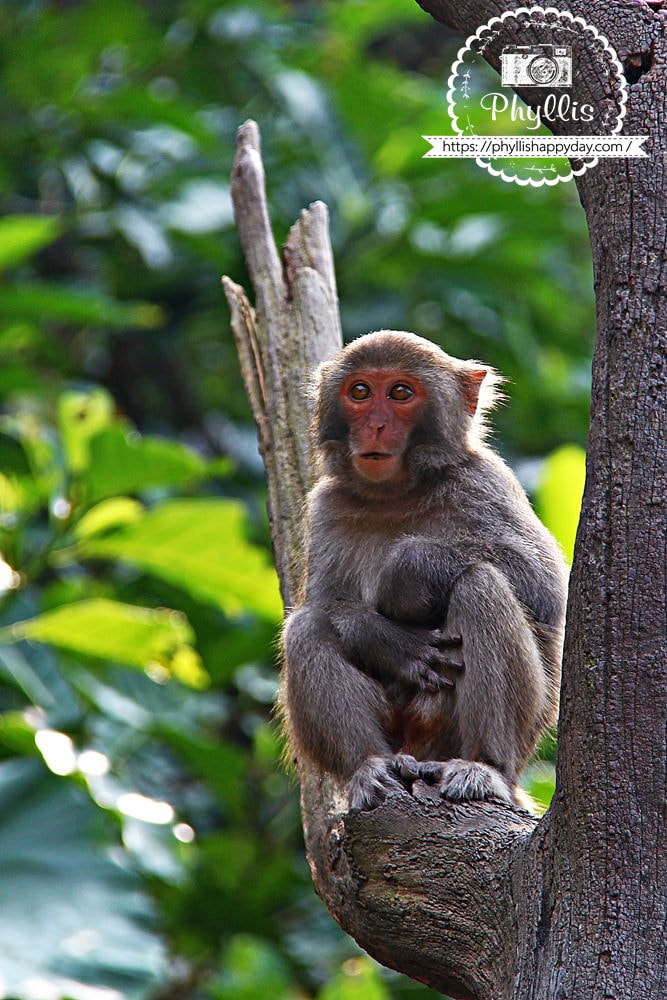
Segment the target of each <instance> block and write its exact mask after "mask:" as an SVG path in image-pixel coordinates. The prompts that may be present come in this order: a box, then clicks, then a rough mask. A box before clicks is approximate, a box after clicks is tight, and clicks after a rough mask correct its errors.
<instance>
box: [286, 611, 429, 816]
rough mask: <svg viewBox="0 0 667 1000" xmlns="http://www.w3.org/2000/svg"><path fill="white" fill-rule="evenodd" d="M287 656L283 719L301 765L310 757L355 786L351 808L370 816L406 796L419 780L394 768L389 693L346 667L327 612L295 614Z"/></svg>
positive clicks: (289, 627) (288, 627) (289, 625)
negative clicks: (397, 796) (389, 734)
mask: <svg viewBox="0 0 667 1000" xmlns="http://www.w3.org/2000/svg"><path fill="white" fill-rule="evenodd" d="M284 650H285V671H284V690H283V698H284V712H285V718H286V723H287V731H288V736H289V741H290V747H291V750H292V753H293V754H294V755H295V756H296V758H297V761H298V760H299V759H300V758H301V757H306V758H308V759H309V760H311V761H312V762H313V763H314V764H316V765H317V766H318V767H320V768H321V769H322V770H324V771H329V772H331V773H333V774H335V775H337V776H338V777H339V778H342V779H343V780H344V781H350V806H351V808H356V809H371V808H373V807H374V806H376V805H379V804H380V802H382V801H383V800H384V799H385V798H386V797H387V795H388V794H391V793H392V792H405V790H406V787H410V785H411V782H412V780H414V777H416V774H415V775H410V774H409V773H408V771H409V768H408V769H407V770H405V769H404V768H401V767H399V766H396V767H394V766H392V759H393V758H392V755H393V750H392V747H391V746H390V744H389V741H388V738H387V735H386V732H385V729H384V727H383V722H386V721H387V720H388V718H389V713H390V708H389V703H388V701H387V697H386V695H385V692H384V689H383V687H382V685H381V684H380V682H378V681H376V680H373V678H371V677H368V676H366V674H364V673H362V672H361V671H360V670H358V669H357V668H356V667H355V666H353V665H352V664H351V663H349V662H348V661H347V660H345V658H344V657H343V656H342V654H341V652H340V644H339V642H338V640H337V638H336V636H335V634H334V632H333V629H332V627H331V623H330V620H329V617H328V615H327V613H326V612H325V611H323V610H321V609H319V608H313V607H311V606H306V607H303V608H301V609H300V610H299V611H296V612H294V613H293V614H292V615H291V616H290V617H289V619H288V621H287V624H286V627H285V632H284ZM404 772H405V773H404ZM350 779H351V780H350Z"/></svg>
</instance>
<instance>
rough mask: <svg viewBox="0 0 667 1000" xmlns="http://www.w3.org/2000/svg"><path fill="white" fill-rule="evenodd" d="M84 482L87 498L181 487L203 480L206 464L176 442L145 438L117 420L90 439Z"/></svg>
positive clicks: (93, 498)
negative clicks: (160, 487) (86, 488)
mask: <svg viewBox="0 0 667 1000" xmlns="http://www.w3.org/2000/svg"><path fill="white" fill-rule="evenodd" d="M89 452H90V454H89V463H88V468H87V470H86V475H85V482H86V484H87V487H88V494H87V498H88V500H100V499H102V498H103V497H109V496H117V495H119V494H122V493H139V492H141V491H142V490H145V489H148V488H150V487H155V486H182V485H184V484H185V483H189V482H192V481H193V480H195V479H200V478H202V477H203V476H205V475H206V473H207V471H208V466H207V463H206V462H205V461H204V459H203V458H201V456H200V455H197V453H196V452H194V451H191V450H190V449H189V448H185V447H184V446H183V445H182V444H178V442H176V441H167V440H166V439H161V438H157V437H142V436H141V435H140V434H139V433H138V432H137V431H134V430H133V429H132V428H131V427H130V426H129V425H128V424H126V423H124V422H117V423H115V424H113V425H112V426H108V427H105V428H103V429H102V430H101V431H100V432H99V433H97V434H95V435H94V436H93V437H92V438H91V440H90V448H89Z"/></svg>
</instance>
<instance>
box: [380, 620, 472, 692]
mask: <svg viewBox="0 0 667 1000" xmlns="http://www.w3.org/2000/svg"><path fill="white" fill-rule="evenodd" d="M402 631H403V633H404V636H405V640H406V642H405V645H404V647H403V649H402V650H401V652H402V653H403V658H402V659H400V658H399V660H398V662H396V661H395V663H394V669H395V672H396V674H397V675H398V676H397V677H396V678H395V679H396V680H398V681H400V682H403V683H408V684H412V685H414V686H415V687H417V688H419V689H420V690H422V691H431V692H435V691H440V690H442V689H443V688H453V687H454V681H453V680H452V679H451V677H449V676H448V675H447V672H448V671H452V670H455V671H460V670H463V667H464V663H463V640H462V638H461V636H460V635H449V633H447V632H446V631H445V630H444V629H419V628H414V627H404V628H403V629H402ZM410 647H412V648H410Z"/></svg>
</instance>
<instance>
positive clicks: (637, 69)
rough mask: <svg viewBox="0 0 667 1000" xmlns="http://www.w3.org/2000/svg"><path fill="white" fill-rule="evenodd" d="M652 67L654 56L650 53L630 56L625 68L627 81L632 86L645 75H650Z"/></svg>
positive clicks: (638, 53) (637, 53) (636, 53)
mask: <svg viewBox="0 0 667 1000" xmlns="http://www.w3.org/2000/svg"><path fill="white" fill-rule="evenodd" d="M652 65H653V56H652V55H651V53H650V52H635V53H633V54H632V55H631V56H628V58H627V59H626V60H625V65H624V66H623V69H624V71H625V79H626V80H627V81H628V83H629V84H630V85H632V84H633V83H636V82H637V80H639V79H640V77H642V76H643V75H644V73H648V71H649V70H650V68H651V66H652Z"/></svg>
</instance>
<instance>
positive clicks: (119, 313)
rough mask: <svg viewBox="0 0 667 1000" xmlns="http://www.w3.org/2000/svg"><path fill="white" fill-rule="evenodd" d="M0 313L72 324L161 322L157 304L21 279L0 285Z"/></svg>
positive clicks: (122, 326)
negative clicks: (17, 282) (19, 282)
mask: <svg viewBox="0 0 667 1000" xmlns="http://www.w3.org/2000/svg"><path fill="white" fill-rule="evenodd" d="M0 315H2V316H11V318H12V319H13V320H16V319H18V318H22V319H33V320H38V321H44V320H53V321H55V322H59V323H74V324H76V325H81V326H85V325H90V326H108V327H113V328H115V329H120V330H123V329H126V328H127V327H143V328H145V329H155V328H156V327H159V326H161V325H162V322H163V318H164V317H163V313H162V310H161V309H160V307H159V306H156V305H152V304H151V303H148V302H127V303H126V302H118V301H116V300H115V299H110V298H108V297H107V296H106V295H103V294H102V293H101V292H92V291H89V290H83V289H79V288H68V287H67V286H66V285H63V284H57V285H56V284H54V285H50V284H47V283H46V282H36V281H35V282H30V281H22V282H21V284H20V285H4V286H2V287H1V288H0Z"/></svg>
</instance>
